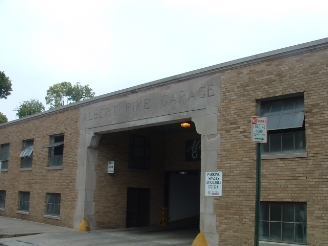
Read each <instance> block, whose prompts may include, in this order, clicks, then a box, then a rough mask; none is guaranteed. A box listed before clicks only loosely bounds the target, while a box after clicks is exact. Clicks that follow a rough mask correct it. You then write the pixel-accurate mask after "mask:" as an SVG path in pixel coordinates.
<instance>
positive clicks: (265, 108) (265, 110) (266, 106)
mask: <svg viewBox="0 0 328 246" xmlns="http://www.w3.org/2000/svg"><path fill="white" fill-rule="evenodd" d="M270 111H271V102H270V103H268V102H267V103H261V109H260V115H262V116H265V115H267V114H269V113H270Z"/></svg>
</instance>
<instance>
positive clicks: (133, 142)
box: [129, 135, 150, 170]
mask: <svg viewBox="0 0 328 246" xmlns="http://www.w3.org/2000/svg"><path fill="white" fill-rule="evenodd" d="M129 168H134V169H143V170H149V169H150V138H149V137H144V136H137V135H130V150H129Z"/></svg>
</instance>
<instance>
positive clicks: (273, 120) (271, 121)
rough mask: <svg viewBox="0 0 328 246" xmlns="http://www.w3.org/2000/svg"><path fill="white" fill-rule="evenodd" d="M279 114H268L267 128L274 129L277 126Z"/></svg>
mask: <svg viewBox="0 0 328 246" xmlns="http://www.w3.org/2000/svg"><path fill="white" fill-rule="evenodd" d="M279 120H280V114H276V115H270V116H268V130H276V129H277V128H278V124H279Z"/></svg>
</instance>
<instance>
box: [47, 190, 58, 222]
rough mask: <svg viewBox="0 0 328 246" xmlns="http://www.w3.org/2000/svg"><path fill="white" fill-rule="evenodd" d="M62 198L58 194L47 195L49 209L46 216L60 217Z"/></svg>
mask: <svg viewBox="0 0 328 246" xmlns="http://www.w3.org/2000/svg"><path fill="white" fill-rule="evenodd" d="M60 198H61V194H57V193H47V207H46V214H47V215H54V216H59V215H60Z"/></svg>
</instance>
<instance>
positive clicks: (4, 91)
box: [0, 71, 12, 99]
mask: <svg viewBox="0 0 328 246" xmlns="http://www.w3.org/2000/svg"><path fill="white" fill-rule="evenodd" d="M11 91H12V88H11V80H10V79H9V77H7V76H6V74H5V73H4V72H1V71H0V98H4V99H7V96H9V95H10V94H11V93H10V92H11Z"/></svg>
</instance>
